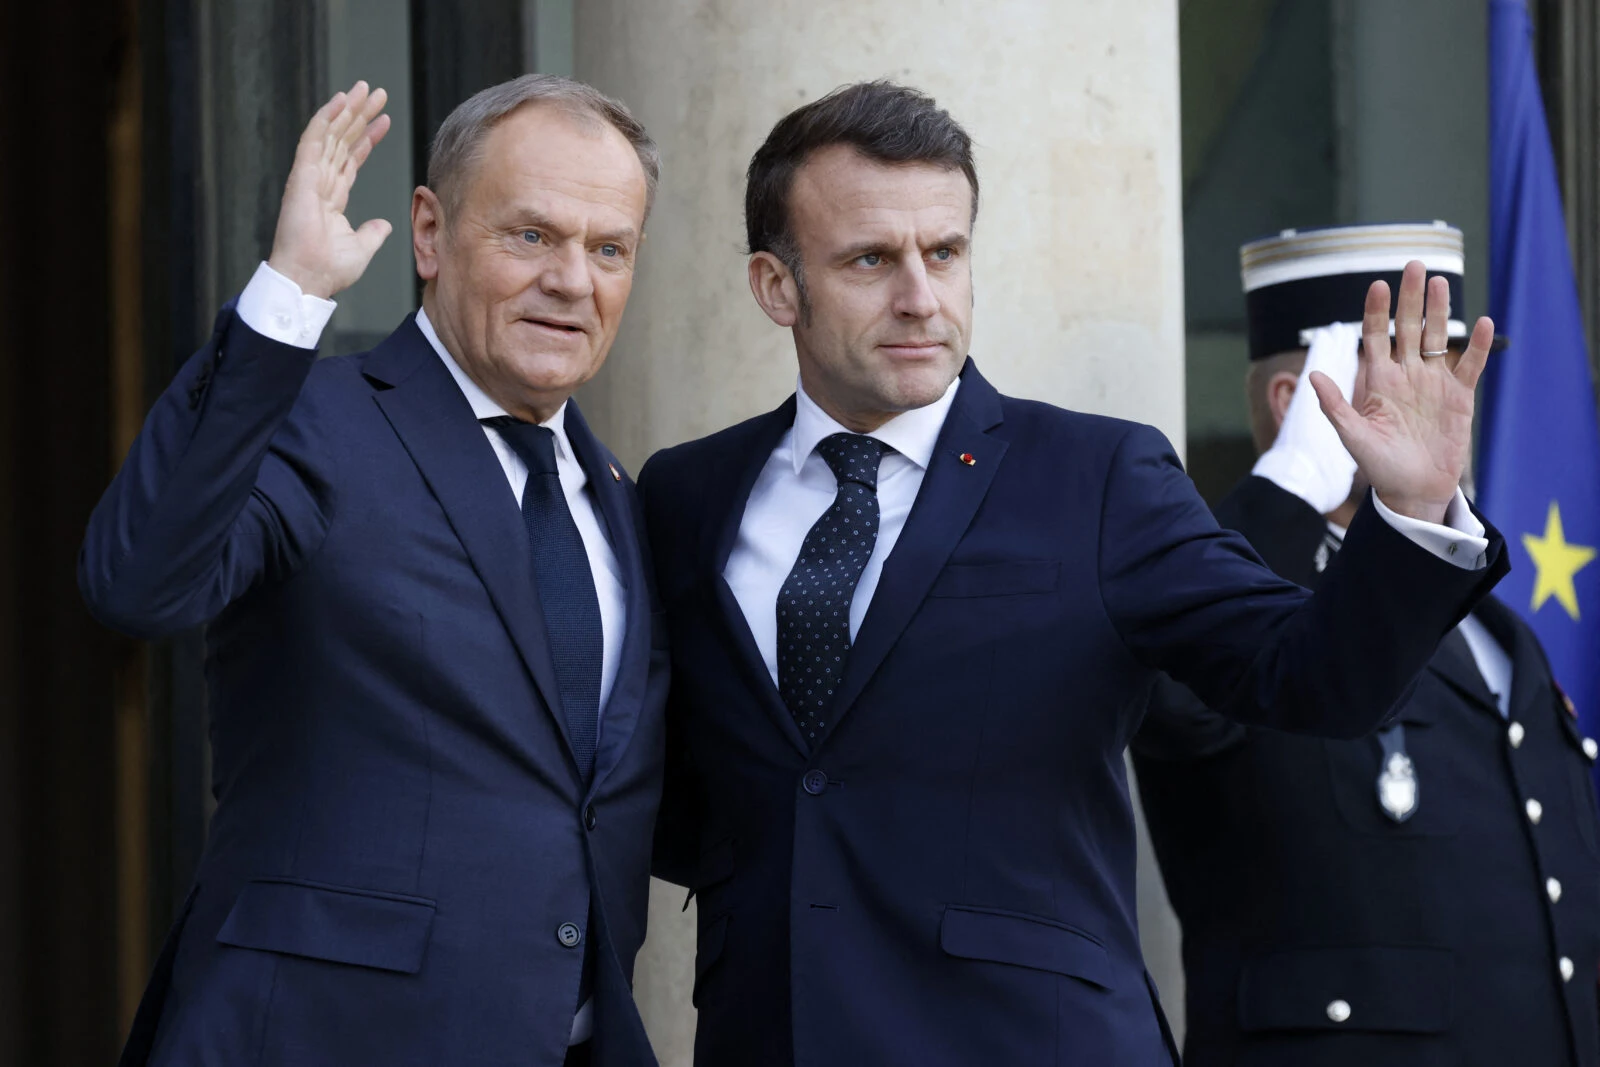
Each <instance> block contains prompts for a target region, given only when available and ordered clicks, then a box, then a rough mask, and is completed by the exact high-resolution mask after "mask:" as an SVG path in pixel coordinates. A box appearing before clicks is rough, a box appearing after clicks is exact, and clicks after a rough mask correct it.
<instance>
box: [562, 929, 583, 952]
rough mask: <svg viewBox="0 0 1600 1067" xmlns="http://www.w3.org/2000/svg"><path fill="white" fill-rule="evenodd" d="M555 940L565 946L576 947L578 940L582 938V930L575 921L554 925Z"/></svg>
mask: <svg viewBox="0 0 1600 1067" xmlns="http://www.w3.org/2000/svg"><path fill="white" fill-rule="evenodd" d="M556 940H557V941H559V942H561V943H562V944H563V945H564V946H566V947H567V948H577V947H578V942H580V941H582V940H583V931H582V930H580V929H578V926H577V924H576V923H562V924H561V925H560V926H558V927H556Z"/></svg>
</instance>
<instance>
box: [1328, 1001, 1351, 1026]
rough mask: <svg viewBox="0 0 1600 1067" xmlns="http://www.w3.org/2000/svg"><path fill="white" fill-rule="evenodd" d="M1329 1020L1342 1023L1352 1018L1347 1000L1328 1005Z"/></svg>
mask: <svg viewBox="0 0 1600 1067" xmlns="http://www.w3.org/2000/svg"><path fill="white" fill-rule="evenodd" d="M1328 1018H1330V1019H1332V1020H1333V1021H1334V1022H1336V1023H1342V1022H1344V1021H1345V1020H1346V1019H1348V1018H1350V1002H1349V1001H1347V1000H1335V1001H1333V1002H1332V1003H1331V1004H1329V1005H1328Z"/></svg>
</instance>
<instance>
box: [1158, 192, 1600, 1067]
mask: <svg viewBox="0 0 1600 1067" xmlns="http://www.w3.org/2000/svg"><path fill="white" fill-rule="evenodd" d="M1463 258H1464V257H1463V246H1462V239H1461V232H1460V231H1459V230H1456V229H1454V228H1453V227H1450V226H1447V225H1445V224H1444V223H1433V224H1422V225H1391V226H1351V227H1339V228H1333V229H1321V230H1302V231H1298V232H1296V231H1287V232H1285V233H1283V234H1280V235H1279V236H1277V237H1271V238H1267V239H1265V240H1260V241H1255V242H1252V243H1250V244H1247V245H1245V246H1244V247H1243V249H1241V259H1242V266H1243V275H1244V288H1245V294H1246V297H1245V299H1246V304H1247V306H1248V318H1249V334H1250V359H1251V366H1250V370H1249V374H1248V376H1247V392H1248V396H1249V402H1250V412H1251V426H1252V432H1253V436H1254V438H1255V442H1256V447H1257V449H1258V450H1260V451H1261V456H1260V459H1259V460H1258V462H1257V464H1256V466H1255V469H1254V471H1253V472H1252V474H1251V475H1250V477H1248V478H1246V479H1245V480H1244V481H1243V482H1242V483H1241V484H1240V485H1239V486H1238V487H1237V488H1235V489H1234V490H1233V492H1232V493H1231V494H1230V495H1229V496H1228V498H1227V499H1226V500H1224V501H1223V502H1222V504H1221V505H1220V506H1219V507H1218V508H1217V518H1218V520H1219V521H1220V522H1221V523H1222V525H1224V526H1228V527H1232V528H1233V529H1236V530H1238V531H1240V532H1241V533H1243V534H1244V536H1245V537H1246V538H1247V539H1248V540H1249V541H1250V542H1251V544H1252V545H1253V546H1254V547H1255V548H1256V550H1257V551H1258V552H1260V553H1261V555H1262V557H1263V558H1264V559H1265V560H1266V562H1267V563H1268V565H1270V566H1271V567H1272V568H1273V569H1274V570H1276V571H1277V572H1278V573H1279V574H1281V575H1283V576H1285V577H1287V578H1290V579H1292V580H1294V581H1297V582H1300V583H1301V584H1303V585H1307V586H1314V585H1316V583H1317V581H1318V577H1319V575H1320V573H1321V572H1322V571H1323V570H1324V569H1326V568H1328V567H1332V566H1337V565H1338V563H1337V556H1338V551H1339V545H1340V541H1341V538H1342V535H1343V532H1344V527H1345V525H1346V524H1347V523H1348V522H1349V520H1350V516H1351V515H1352V514H1353V512H1354V511H1355V503H1356V501H1357V500H1358V499H1359V498H1360V496H1361V495H1362V494H1363V493H1364V492H1365V490H1364V488H1363V487H1362V486H1360V485H1357V484H1354V480H1355V473H1356V471H1355V464H1354V462H1352V461H1351V460H1350V457H1349V456H1348V454H1347V453H1345V451H1344V449H1343V448H1342V447H1341V446H1340V443H1339V439H1338V436H1337V435H1336V434H1335V433H1334V432H1333V429H1332V427H1331V426H1330V425H1329V424H1328V422H1327V419H1326V418H1325V417H1324V416H1323V415H1322V413H1321V411H1320V409H1319V408H1318V405H1317V402H1316V399H1315V396H1314V394H1313V391H1312V389H1311V387H1310V385H1309V384H1308V383H1307V375H1308V374H1309V373H1310V372H1311V371H1312V370H1322V371H1323V372H1324V373H1327V374H1329V376H1330V377H1332V378H1333V379H1334V380H1335V381H1336V382H1337V383H1338V384H1339V385H1340V388H1341V389H1342V390H1343V391H1344V393H1345V395H1347V396H1348V395H1350V392H1351V387H1352V385H1353V384H1354V378H1355V369H1356V361H1357V355H1356V351H1357V345H1358V344H1359V332H1360V329H1359V324H1346V323H1340V322H1337V321H1335V320H1336V319H1337V318H1338V317H1339V316H1343V315H1347V314H1348V312H1349V309H1350V308H1352V307H1355V306H1358V305H1359V303H1360V297H1361V294H1363V293H1364V292H1365V291H1366V289H1367V286H1368V285H1369V284H1371V282H1372V281H1373V280H1374V279H1376V278H1386V279H1388V281H1389V283H1390V289H1391V292H1393V291H1397V290H1398V288H1399V285H1398V282H1399V276H1400V270H1401V268H1402V267H1403V266H1404V264H1405V263H1406V261H1407V260H1410V259H1420V260H1422V261H1423V263H1424V264H1425V265H1426V266H1427V267H1428V269H1429V273H1430V274H1434V273H1436V274H1441V275H1443V276H1444V277H1445V278H1447V279H1448V280H1449V283H1450V290H1451V307H1452V308H1459V307H1460V306H1461V300H1460V295H1461V278H1462V269H1463ZM1449 334H1450V337H1451V338H1452V343H1451V346H1450V349H1449V350H1448V351H1441V352H1440V353H1438V354H1432V358H1439V359H1454V358H1456V356H1455V355H1454V354H1453V353H1454V351H1455V349H1456V347H1457V346H1456V340H1455V339H1457V338H1462V337H1464V336H1465V334H1466V327H1465V325H1464V324H1463V323H1462V322H1460V321H1457V320H1456V319H1455V318H1452V319H1451V322H1450V330H1449ZM1423 355H1424V356H1430V353H1427V352H1424V353H1423ZM1133 750H1134V762H1135V765H1136V769H1137V772H1138V780H1139V788H1140V792H1141V794H1142V797H1143V800H1144V807H1145V813H1146V816H1147V817H1148V820H1149V825H1150V834H1151V837H1152V839H1153V841H1154V844H1155V849H1156V855H1157V857H1158V858H1159V860H1160V863H1161V869H1162V874H1163V877H1164V880H1165V882H1166V886H1167V892H1168V895H1169V896H1170V898H1171V900H1172V904H1173V907H1174V908H1175V909H1176V911H1177V913H1178V917H1179V919H1180V920H1181V922H1182V925H1183V956H1184V968H1185V973H1186V977H1187V982H1188V995H1187V1007H1188V1034H1187V1040H1186V1042H1185V1062H1186V1063H1188V1064H1189V1065H1190V1067H1214V1065H1220V1064H1293V1065H1295V1067H1317V1065H1323V1064H1329V1065H1331V1064H1338V1065H1341V1067H1343V1065H1352V1064H1361V1065H1375V1067H1383V1065H1388V1064H1393V1065H1396V1067H1400V1065H1404V1067H1422V1065H1429V1064H1441V1065H1442V1064H1449V1065H1451V1067H1458V1065H1462V1064H1472V1065H1483V1067H1510V1065H1518V1067H1520V1065H1539V1067H1544V1065H1558V1064H1579V1065H1585V1067H1594V1065H1596V1064H1600V1021H1597V1010H1596V1001H1597V993H1600V990H1597V980H1600V817H1597V813H1596V803H1595V795H1594V791H1593V787H1592V786H1591V784H1590V778H1589V771H1590V765H1591V764H1592V763H1593V762H1594V760H1595V756H1596V744H1595V742H1594V741H1593V740H1590V739H1588V738H1586V737H1584V736H1583V735H1582V734H1581V733H1580V732H1579V730H1578V726H1577V721H1576V719H1575V718H1574V715H1573V711H1572V706H1571V704H1570V703H1568V702H1567V701H1566V699H1565V697H1564V696H1563V694H1562V692H1561V690H1560V689H1559V688H1558V686H1557V685H1556V684H1555V681H1554V680H1553V679H1552V678H1551V675H1550V669H1549V666H1548V664H1547V663H1546V661H1545V657H1544V653H1543V651H1542V650H1541V649H1540V647H1539V644H1538V641H1537V640H1536V639H1535V637H1534V635H1533V632H1532V630H1530V629H1529V628H1528V627H1527V626H1526V625H1525V624H1524V623H1523V622H1522V621H1521V620H1520V619H1519V618H1518V617H1517V616H1516V614H1515V613H1514V612H1512V611H1511V610H1510V609H1509V608H1507V607H1506V606H1505V605H1504V604H1501V603H1499V602H1498V601H1494V600H1493V599H1487V600H1485V601H1484V602H1483V603H1482V605H1481V606H1480V608H1479V609H1478V610H1477V611H1475V612H1474V613H1473V614H1472V615H1471V616H1469V617H1468V618H1466V619H1464V620H1462V622H1461V624H1460V625H1459V627H1457V629H1456V630H1455V631H1453V632H1452V633H1451V634H1450V635H1449V636H1447V638H1446V639H1445V640H1444V642H1442V643H1441V645H1440V647H1439V651H1438V654H1437V655H1436V656H1435V657H1434V660H1433V662H1432V664H1431V665H1430V667H1429V669H1428V671H1426V672H1425V673H1424V675H1423V676H1422V678H1421V679H1420V681H1419V682H1418V684H1417V688H1416V690H1415V692H1414V693H1413V695H1412V696H1411V698H1410V699H1409V701H1408V702H1407V703H1406V704H1405V705H1404V706H1403V707H1402V708H1401V710H1400V712H1399V714H1398V715H1397V716H1396V718H1395V720H1394V721H1393V722H1392V724H1391V725H1390V726H1389V727H1388V728H1387V729H1384V730H1382V731H1380V732H1379V733H1378V734H1377V735H1376V736H1373V737H1369V738H1365V739H1363V740H1359V741H1323V740H1318V739H1315V738H1310V737H1299V736H1292V735H1289V734H1280V733H1274V732H1271V731H1267V730H1256V729H1249V728H1245V727H1240V726H1236V725H1233V724H1231V723H1229V722H1226V721H1224V720H1222V719H1221V718H1220V717H1218V716H1216V715H1213V714H1212V713H1210V712H1209V711H1206V710H1205V709H1204V707H1203V706H1202V705H1201V704H1200V703H1199V702H1198V701H1197V700H1195V699H1194V697H1193V696H1192V695H1190V694H1189V693H1188V691H1187V690H1185V689H1183V688H1182V687H1181V686H1179V685H1177V684H1176V683H1173V682H1170V681H1166V680H1163V682H1162V684H1160V685H1159V686H1158V687H1157V689H1156V692H1155V694H1154V695H1153V697H1152V701H1151V707H1150V710H1149V714H1148V716H1147V718H1146V720H1145V723H1144V726H1143V728H1142V730H1141V732H1140V734H1139V735H1138V737H1137V739H1136V740H1135V742H1134V745H1133Z"/></svg>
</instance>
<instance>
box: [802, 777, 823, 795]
mask: <svg viewBox="0 0 1600 1067" xmlns="http://www.w3.org/2000/svg"><path fill="white" fill-rule="evenodd" d="M800 784H801V785H803V786H805V789H806V792H807V793H810V794H811V795H812V796H814V797H818V796H821V795H822V793H823V791H824V790H826V789H827V788H828V776H827V775H826V774H824V773H822V772H821V771H807V772H806V776H805V777H804V778H802V779H801V780H800Z"/></svg>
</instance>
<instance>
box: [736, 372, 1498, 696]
mask: <svg viewBox="0 0 1600 1067" xmlns="http://www.w3.org/2000/svg"><path fill="white" fill-rule="evenodd" d="M960 387H961V379H959V378H957V379H956V380H955V381H953V382H951V383H950V388H949V389H947V390H945V393H944V395H943V396H941V397H940V398H939V399H938V400H935V401H934V402H933V403H931V404H929V405H927V406H926V407H921V408H916V409H914V410H912V411H907V412H903V413H901V414H899V415H896V416H895V417H894V418H892V419H890V420H889V421H888V422H886V423H884V424H883V425H882V426H880V427H878V428H877V429H876V430H874V431H872V433H870V434H868V435H867V436H869V437H875V438H877V439H878V440H879V441H882V442H883V443H884V444H886V445H889V446H890V447H892V448H893V449H894V450H895V451H893V452H886V453H885V454H884V457H883V461H882V463H881V464H880V465H879V467H878V541H877V543H876V544H875V545H873V548H872V556H871V557H870V558H869V559H868V560H867V566H866V568H865V569H864V570H863V571H862V572H861V581H860V582H859V583H857V585H856V591H855V596H854V598H853V599H852V600H851V602H850V640H851V641H852V642H853V641H855V638H856V634H857V633H859V632H860V630H861V620H862V619H864V618H866V614H867V608H868V606H869V605H871V603H872V594H873V593H874V592H876V591H877V588H878V579H879V577H881V576H882V574H883V564H884V561H885V560H886V559H888V558H889V553H890V552H892V551H894V546H895V542H896V541H898V540H899V539H900V533H901V531H903V530H904V529H905V525H906V516H907V515H909V514H910V513H911V505H912V504H914V503H916V499H917V491H918V490H919V489H921V488H922V479H923V476H924V475H926V474H927V472H928V462H929V460H931V459H932V458H933V447H934V444H935V443H936V442H937V441H938V439H939V431H940V430H941V429H943V428H944V420H945V417H946V416H947V415H948V414H949V413H950V405H951V404H952V403H953V402H954V401H955V397H956V390H957V389H959V388H960ZM849 432H851V431H849V430H847V429H846V428H845V427H844V426H842V425H840V424H839V423H838V422H837V421H836V420H835V419H834V418H833V417H832V416H830V415H828V414H827V412H825V411H823V410H822V409H821V408H820V407H818V406H817V402H816V401H814V400H812V399H811V397H810V396H808V395H806V390H805V386H804V384H803V383H797V384H796V386H795V410H794V425H793V426H792V427H790V429H789V432H787V433H785V434H784V435H783V437H782V439H780V440H779V441H778V444H777V447H775V448H774V449H773V450H772V454H771V455H770V456H768V457H767V462H766V465H765V466H764V467H762V468H761V473H760V475H758V476H757V478H756V482H755V485H754V486H753V487H752V488H751V490H750V499H749V500H748V501H747V502H746V504H745V508H744V517H743V518H742V519H741V520H740V521H739V536H738V540H736V541H735V542H734V545H733V550H732V551H731V552H730V553H729V554H728V562H727V565H726V566H724V567H723V569H722V577H723V578H724V579H725V580H726V581H727V583H728V586H729V588H730V589H732V590H733V595H734V599H736V600H737V601H738V602H739V608H740V610H741V611H743V612H744V617H745V622H747V623H748V624H749V626H750V634H751V636H752V637H754V638H755V642H756V647H757V648H758V649H760V650H761V658H762V660H763V661H764V662H765V663H766V665H767V672H768V673H769V674H771V675H772V680H773V682H775V683H776V682H777V680H778V593H779V591H780V590H781V589H782V588H783V583H784V581H785V580H786V579H787V578H788V577H789V572H790V571H791V570H793V569H794V564H795V560H796V559H798V558H799V556H800V546H801V544H802V542H804V541H805V537H806V533H807V532H809V531H810V529H811V527H812V526H813V525H814V524H815V523H816V521H817V520H818V519H820V518H821V517H822V513H823V512H825V511H827V510H828V508H829V506H830V505H832V504H833V500H834V497H835V496H836V495H837V493H838V489H839V486H838V481H837V480H836V479H835V478H834V476H833V471H832V470H831V469H830V468H829V467H828V464H827V461H825V460H824V459H823V458H822V456H821V455H819V454H817V452H816V447H817V442H819V441H821V440H822V439H823V438H824V437H827V436H829V435H831V434H836V433H849ZM1373 501H1374V503H1375V504H1376V505H1377V508H1378V513H1379V514H1380V515H1382V516H1383V517H1384V518H1385V519H1386V520H1387V521H1388V522H1389V524H1390V525H1391V526H1393V527H1394V528H1395V529H1396V530H1398V531H1400V533H1402V534H1404V535H1405V536H1406V537H1407V538H1409V539H1410V540H1411V541H1413V542H1414V543H1416V544H1417V545H1419V546H1420V547H1422V548H1425V549H1427V550H1428V551H1429V552H1432V553H1433V554H1434V555H1436V556H1438V557H1439V558H1440V559H1443V560H1448V561H1449V562H1451V563H1454V564H1455V565H1457V566H1459V567H1462V568H1463V569H1466V570H1477V569H1479V568H1482V567H1483V566H1484V565H1485V556H1486V553H1487V552H1488V548H1489V542H1488V540H1487V539H1486V538H1485V537H1484V536H1483V535H1484V529H1483V524H1482V523H1480V522H1478V520H1477V518H1476V517H1475V516H1474V515H1473V514H1472V511H1471V509H1469V508H1468V507H1467V502H1466V498H1465V497H1463V496H1462V495H1461V493H1460V492H1459V491H1458V492H1457V493H1456V499H1455V500H1453V501H1451V503H1450V507H1449V510H1448V511H1447V512H1446V515H1445V521H1446V522H1447V523H1448V524H1449V525H1448V526H1440V525H1437V524H1435V523H1431V522H1422V521H1421V520H1419V519H1412V518H1408V517H1406V516H1404V515H1399V514H1397V513H1395V512H1394V511H1393V510H1391V509H1390V508H1388V507H1386V506H1385V505H1384V503H1383V502H1382V501H1381V500H1378V499H1377V496H1376V494H1374V496H1373Z"/></svg>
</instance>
